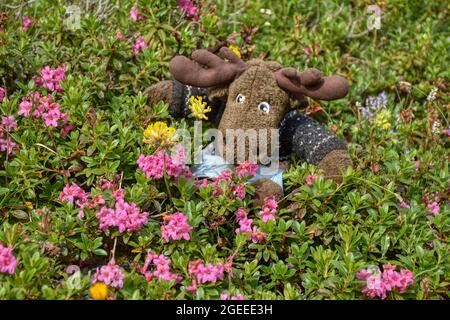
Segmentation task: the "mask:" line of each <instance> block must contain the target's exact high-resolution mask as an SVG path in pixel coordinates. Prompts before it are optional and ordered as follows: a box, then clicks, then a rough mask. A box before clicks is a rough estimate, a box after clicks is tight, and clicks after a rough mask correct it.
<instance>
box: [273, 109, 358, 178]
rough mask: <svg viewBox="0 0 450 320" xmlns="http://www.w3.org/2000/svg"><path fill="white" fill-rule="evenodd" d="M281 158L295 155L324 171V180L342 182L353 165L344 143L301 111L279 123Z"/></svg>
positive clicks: (293, 113) (291, 113) (288, 115)
mask: <svg viewBox="0 0 450 320" xmlns="http://www.w3.org/2000/svg"><path fill="white" fill-rule="evenodd" d="M280 150H281V152H280V153H281V154H280V155H281V156H285V157H286V156H288V155H289V154H290V153H295V154H296V155H297V156H298V157H299V158H301V159H303V160H305V161H306V162H308V163H312V164H314V165H316V166H317V167H319V168H320V169H322V170H323V171H324V176H325V178H331V179H333V180H334V181H336V182H340V181H341V180H342V172H343V171H345V170H346V169H347V167H348V166H351V165H352V161H351V158H350V156H349V154H348V152H347V144H346V143H345V141H344V140H342V139H340V138H338V137H336V136H335V135H333V134H331V133H330V132H328V131H327V130H326V129H325V128H324V127H323V126H322V125H320V124H319V123H318V122H317V121H315V120H313V119H311V118H309V117H307V116H306V115H304V114H301V113H298V112H295V111H293V112H290V113H288V114H287V115H286V116H285V118H284V119H283V121H282V122H281V124H280Z"/></svg>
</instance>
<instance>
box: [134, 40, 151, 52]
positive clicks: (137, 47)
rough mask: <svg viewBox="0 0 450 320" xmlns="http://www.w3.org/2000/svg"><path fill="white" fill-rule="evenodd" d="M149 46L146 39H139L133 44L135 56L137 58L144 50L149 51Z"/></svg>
mask: <svg viewBox="0 0 450 320" xmlns="http://www.w3.org/2000/svg"><path fill="white" fill-rule="evenodd" d="M147 48H148V45H147V44H146V43H145V40H144V37H138V38H137V39H136V41H135V42H134V44H133V54H134V55H135V56H137V55H138V54H139V52H141V51H142V50H143V49H147Z"/></svg>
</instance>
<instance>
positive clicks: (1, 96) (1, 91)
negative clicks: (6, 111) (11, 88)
mask: <svg viewBox="0 0 450 320" xmlns="http://www.w3.org/2000/svg"><path fill="white" fill-rule="evenodd" d="M4 98H5V89H3V88H2V87H0V103H2V101H3V99H4Z"/></svg>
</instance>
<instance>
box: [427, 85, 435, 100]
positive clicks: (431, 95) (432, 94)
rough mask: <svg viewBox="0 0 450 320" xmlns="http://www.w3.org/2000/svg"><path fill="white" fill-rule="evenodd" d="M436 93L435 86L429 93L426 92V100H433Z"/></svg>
mask: <svg viewBox="0 0 450 320" xmlns="http://www.w3.org/2000/svg"><path fill="white" fill-rule="evenodd" d="M436 93H437V88H433V89H431V91H430V93H429V94H428V97H427V101H428V102H432V101H434V100H435V99H436Z"/></svg>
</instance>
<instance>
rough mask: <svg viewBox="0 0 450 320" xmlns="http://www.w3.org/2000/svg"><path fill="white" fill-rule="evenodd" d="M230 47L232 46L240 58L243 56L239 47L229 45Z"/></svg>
mask: <svg viewBox="0 0 450 320" xmlns="http://www.w3.org/2000/svg"><path fill="white" fill-rule="evenodd" d="M228 48H230V49H231V50H233V52H234V53H236V55H237V56H238V57H239V58H240V57H241V52H240V51H239V48H238V47H235V46H231V45H230V46H228Z"/></svg>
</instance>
